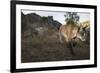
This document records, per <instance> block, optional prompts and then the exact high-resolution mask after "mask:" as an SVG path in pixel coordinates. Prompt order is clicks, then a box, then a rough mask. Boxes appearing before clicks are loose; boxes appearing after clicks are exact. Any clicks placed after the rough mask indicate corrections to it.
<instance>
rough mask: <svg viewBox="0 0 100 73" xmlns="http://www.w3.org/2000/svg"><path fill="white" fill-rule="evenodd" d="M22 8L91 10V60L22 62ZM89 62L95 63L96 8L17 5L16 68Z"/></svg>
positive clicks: (84, 63) (71, 10) (72, 10)
mask: <svg viewBox="0 0 100 73" xmlns="http://www.w3.org/2000/svg"><path fill="white" fill-rule="evenodd" d="M21 9H30V10H48V11H49V10H51V11H70V12H89V13H90V28H91V29H90V60H79V61H77V60H74V61H57V62H34V63H21ZM88 64H94V10H93V9H84V8H70V7H52V6H35V5H18V4H17V5H16V68H17V69H24V68H40V67H55V66H73V65H88Z"/></svg>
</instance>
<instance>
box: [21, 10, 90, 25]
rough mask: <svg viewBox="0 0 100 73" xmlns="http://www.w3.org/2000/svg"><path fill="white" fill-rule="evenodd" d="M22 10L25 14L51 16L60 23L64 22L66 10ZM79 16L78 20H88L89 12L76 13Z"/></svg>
mask: <svg viewBox="0 0 100 73" xmlns="http://www.w3.org/2000/svg"><path fill="white" fill-rule="evenodd" d="M22 12H23V13H24V14H25V15H26V14H29V13H36V14H38V15H40V16H53V19H54V20H57V21H59V22H60V23H62V24H65V17H64V15H65V13H66V12H54V11H34V10H22ZM77 14H78V15H79V16H80V20H79V21H80V22H83V21H87V20H90V14H89V13H83V12H78V13H77Z"/></svg>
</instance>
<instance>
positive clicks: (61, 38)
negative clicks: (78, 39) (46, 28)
mask: <svg viewBox="0 0 100 73" xmlns="http://www.w3.org/2000/svg"><path fill="white" fill-rule="evenodd" d="M59 41H60V43H63V36H62V35H61V33H59Z"/></svg>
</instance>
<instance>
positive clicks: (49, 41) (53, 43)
mask: <svg viewBox="0 0 100 73" xmlns="http://www.w3.org/2000/svg"><path fill="white" fill-rule="evenodd" d="M44 36H45V37H44ZM44 36H43V37H40V36H36V35H34V36H29V37H22V42H21V43H22V49H21V62H22V63H27V62H45V61H46V62H47V61H64V60H66V61H67V60H86V59H90V47H89V44H87V43H86V42H81V41H79V42H77V44H76V45H75V46H73V51H74V53H75V54H74V55H72V54H71V51H70V48H69V47H68V45H66V43H65V42H63V43H61V42H59V40H58V37H56V38H54V37H52V36H47V37H46V35H44Z"/></svg>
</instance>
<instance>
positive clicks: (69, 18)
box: [64, 12, 79, 24]
mask: <svg viewBox="0 0 100 73" xmlns="http://www.w3.org/2000/svg"><path fill="white" fill-rule="evenodd" d="M64 16H65V22H66V24H77V22H78V21H79V16H78V14H77V12H66V14H65V15H64Z"/></svg>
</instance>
